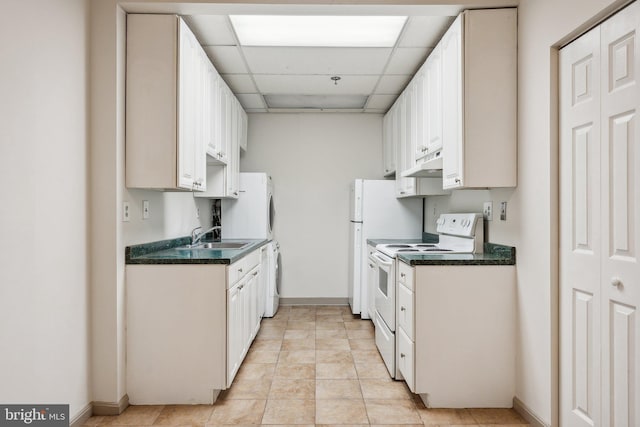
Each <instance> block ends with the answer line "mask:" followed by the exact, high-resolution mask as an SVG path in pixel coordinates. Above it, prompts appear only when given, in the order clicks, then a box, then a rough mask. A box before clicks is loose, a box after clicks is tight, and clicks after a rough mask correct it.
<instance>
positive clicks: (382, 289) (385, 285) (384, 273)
mask: <svg viewBox="0 0 640 427" xmlns="http://www.w3.org/2000/svg"><path fill="white" fill-rule="evenodd" d="M373 257H374V258H375V260H376V265H377V271H378V274H377V282H376V289H375V291H376V296H375V306H376V311H377V312H378V313H379V314H380V317H381V318H382V320H384V323H386V324H387V327H388V328H389V330H390V331H391V332H394V331H395V330H396V283H395V282H396V273H395V259H394V258H390V257H388V256H386V255H385V254H383V253H381V252H375V253H374V254H373Z"/></svg>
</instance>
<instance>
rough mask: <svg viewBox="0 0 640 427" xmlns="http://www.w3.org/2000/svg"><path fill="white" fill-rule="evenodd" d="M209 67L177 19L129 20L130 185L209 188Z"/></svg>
mask: <svg viewBox="0 0 640 427" xmlns="http://www.w3.org/2000/svg"><path fill="white" fill-rule="evenodd" d="M206 63H207V58H206V56H205V54H204V52H203V50H202V48H201V46H200V45H199V44H198V42H197V40H196V38H195V36H194V35H193V33H191V31H190V30H189V28H188V27H187V26H186V25H185V24H184V22H183V21H182V20H181V19H180V18H178V17H177V16H175V15H136V14H131V15H129V16H128V18H127V88H126V91H127V96H126V119H127V120H126V142H127V143H126V185H127V187H131V188H153V189H171V190H176V189H180V190H196V191H202V190H204V189H205V184H206V180H205V169H206V163H205V162H206V159H205V156H206V154H205V150H206V145H205V144H206V142H205V135H206V131H205V124H204V123H205V113H204V111H203V108H204V105H205V94H206V84H205V78H206Z"/></svg>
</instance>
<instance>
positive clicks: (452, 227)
mask: <svg viewBox="0 0 640 427" xmlns="http://www.w3.org/2000/svg"><path fill="white" fill-rule="evenodd" d="M436 231H437V232H438V242H437V243H402V242H398V243H388V244H379V245H377V246H376V252H375V253H373V255H372V258H370V261H371V262H374V263H375V264H376V266H377V269H376V271H377V277H374V282H375V283H376V284H377V286H376V289H375V303H374V305H375V315H374V316H372V318H373V322H374V325H375V337H376V345H377V347H378V350H379V351H380V354H381V355H382V358H383V359H384V362H385V364H386V366H387V369H388V370H389V373H390V374H391V376H392V377H393V378H402V377H401V376H400V373H399V372H398V371H397V363H396V359H397V354H396V353H397V351H396V348H397V346H396V340H395V330H396V292H397V289H396V279H397V278H396V271H397V262H398V260H397V255H399V254H410V255H441V254H451V255H453V254H456V255H459V256H460V257H463V256H470V257H472V256H473V255H472V254H474V253H482V251H483V246H484V223H483V217H482V214H480V213H458V214H442V215H440V217H439V218H438V220H437V221H436ZM464 254H466V255H464Z"/></svg>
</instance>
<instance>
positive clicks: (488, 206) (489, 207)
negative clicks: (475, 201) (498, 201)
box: [482, 202, 493, 221]
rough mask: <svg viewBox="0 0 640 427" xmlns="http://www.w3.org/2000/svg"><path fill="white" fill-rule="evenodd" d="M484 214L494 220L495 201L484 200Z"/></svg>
mask: <svg viewBox="0 0 640 427" xmlns="http://www.w3.org/2000/svg"><path fill="white" fill-rule="evenodd" d="M482 216H483V217H484V219H486V220H487V221H493V202H484V205H483V207H482Z"/></svg>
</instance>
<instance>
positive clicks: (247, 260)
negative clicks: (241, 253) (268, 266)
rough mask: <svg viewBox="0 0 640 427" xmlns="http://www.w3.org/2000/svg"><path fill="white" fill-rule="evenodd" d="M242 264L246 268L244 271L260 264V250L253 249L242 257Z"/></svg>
mask: <svg viewBox="0 0 640 427" xmlns="http://www.w3.org/2000/svg"><path fill="white" fill-rule="evenodd" d="M243 260H244V265H245V267H247V268H246V270H245V271H250V270H252V269H253V267H255V266H256V265H258V264H260V250H255V251H253V252H251V253H250V254H249V255H247V256H246V257H244V258H243Z"/></svg>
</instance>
